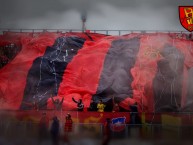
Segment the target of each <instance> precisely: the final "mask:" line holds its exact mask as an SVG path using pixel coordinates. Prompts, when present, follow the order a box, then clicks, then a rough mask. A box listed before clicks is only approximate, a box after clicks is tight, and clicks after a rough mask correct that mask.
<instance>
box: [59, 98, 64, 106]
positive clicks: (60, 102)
mask: <svg viewBox="0 0 193 145" xmlns="http://www.w3.org/2000/svg"><path fill="white" fill-rule="evenodd" d="M63 102H64V97H63V98H62V100H61V102H60V105H61V104H62V103H63Z"/></svg>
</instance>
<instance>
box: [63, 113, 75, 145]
mask: <svg viewBox="0 0 193 145" xmlns="http://www.w3.org/2000/svg"><path fill="white" fill-rule="evenodd" d="M72 126H73V121H72V118H71V115H70V113H68V114H67V115H66V121H65V124H64V141H65V142H67V143H69V137H68V136H69V133H71V132H72Z"/></svg>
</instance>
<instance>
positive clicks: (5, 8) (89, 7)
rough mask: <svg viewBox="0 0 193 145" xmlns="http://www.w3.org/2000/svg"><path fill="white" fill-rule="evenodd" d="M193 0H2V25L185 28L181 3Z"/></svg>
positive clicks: (66, 27) (32, 27)
mask: <svg viewBox="0 0 193 145" xmlns="http://www.w3.org/2000/svg"><path fill="white" fill-rule="evenodd" d="M181 5H188V6H190V5H192V6H193V0H0V28H19V29H22V28H23V29H25V28H29V29H81V20H80V14H81V12H82V11H86V12H87V22H86V27H87V29H108V30H109V29H115V30H119V29H122V30H123V29H127V30H171V31H173V30H180V31H181V30H184V31H186V30H185V29H184V28H183V27H182V26H181V24H180V21H179V14H178V6H181Z"/></svg>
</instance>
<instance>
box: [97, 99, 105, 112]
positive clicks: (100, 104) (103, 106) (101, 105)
mask: <svg viewBox="0 0 193 145" xmlns="http://www.w3.org/2000/svg"><path fill="white" fill-rule="evenodd" d="M105 106H106V105H105V104H103V102H102V100H100V101H99V103H98V104H97V109H98V112H104V109H105Z"/></svg>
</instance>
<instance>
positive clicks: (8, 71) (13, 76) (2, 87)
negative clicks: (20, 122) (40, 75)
mask: <svg viewBox="0 0 193 145" xmlns="http://www.w3.org/2000/svg"><path fill="white" fill-rule="evenodd" d="M57 37H58V35H57V34H54V33H42V34H40V35H39V36H37V37H35V38H33V37H31V36H29V37H27V36H25V37H21V44H22V50H21V52H20V53H19V54H18V55H17V56H16V57H15V59H14V60H13V61H12V62H11V63H9V64H7V65H6V66H4V67H3V68H2V69H1V70H0V76H1V77H0V82H1V83H0V92H2V93H3V94H4V96H3V97H4V98H6V103H4V102H1V109H8V110H9V109H11V110H17V109H18V108H19V107H20V103H21V101H22V98H23V93H24V88H25V84H26V77H27V74H28V71H29V69H30V68H31V65H32V63H33V61H34V59H36V58H37V57H39V56H42V55H43V54H44V52H45V50H46V47H47V46H51V45H53V43H54V41H55V39H56V38H57Z"/></svg>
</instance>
